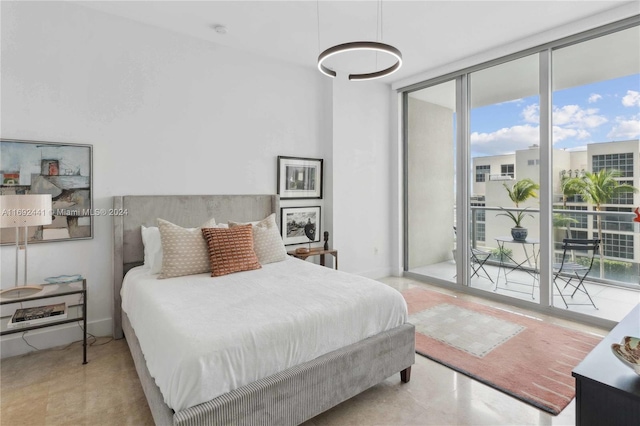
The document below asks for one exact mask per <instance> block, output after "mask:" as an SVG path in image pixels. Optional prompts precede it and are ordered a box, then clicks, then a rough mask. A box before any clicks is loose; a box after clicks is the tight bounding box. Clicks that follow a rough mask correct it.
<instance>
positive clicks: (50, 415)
mask: <svg viewBox="0 0 640 426" xmlns="http://www.w3.org/2000/svg"><path fill="white" fill-rule="evenodd" d="M381 281H382V282H385V283H386V284H388V285H391V286H393V287H395V288H397V289H399V290H403V289H405V288H410V287H412V286H419V287H425V288H430V289H433V290H436V291H442V292H445V293H449V294H456V293H454V292H451V291H447V290H442V289H440V288H435V287H431V286H428V285H426V284H423V283H419V282H416V281H412V280H409V279H406V278H387V279H383V280H381ZM456 295H457V296H458V297H461V298H464V299H468V300H474V301H477V302H479V303H490V302H487V301H485V300H483V299H479V298H475V297H473V296H468V295H464V294H456ZM491 305H493V306H498V307H502V308H505V309H510V310H513V311H516V312H521V313H526V314H530V315H533V316H536V317H539V318H541V319H542V320H544V321H549V322H552V323H556V324H559V325H563V326H566V327H573V328H575V329H579V330H582V331H586V332H592V333H596V334H601V335H603V334H606V332H607V331H606V330H601V329H597V328H594V327H589V326H585V325H581V324H576V323H572V322H570V321H566V320H562V319H557V318H553V317H547V316H544V315H540V314H537V313H531V312H527V311H526V310H522V309H515V308H511V307H510V306H507V305H500V304H498V303H494V302H491ZM104 342H108V343H104ZM98 343H104V344H102V345H101V346H98V345H94V346H92V347H90V348H89V351H88V359H89V363H88V364H87V365H85V366H83V365H82V364H81V351H82V348H81V346H80V344H79V343H75V344H73V345H71V346H69V347H67V348H64V349H51V350H44V351H39V352H34V353H31V354H27V355H22V356H18V357H12V358H7V359H4V360H2V362H1V364H0V379H1V385H0V399H1V406H0V408H1V411H0V416H1V417H0V424H2V425H29V426H32V425H63V424H64V425H151V424H153V420H152V418H151V413H150V411H149V408H148V407H147V405H146V402H145V398H144V394H143V392H142V388H141V386H140V383H139V381H138V378H137V375H136V372H135V369H134V366H133V361H132V360H131V356H130V355H129V350H128V348H127V344H126V342H125V341H124V340H118V341H110V342H109V341H108V339H107V338H100V339H99V341H98ZM574 423H575V401H573V402H571V404H569V406H568V407H567V408H566V409H565V410H564V411H563V412H562V413H560V414H559V415H558V416H551V415H549V414H547V413H545V412H542V411H540V410H538V409H536V408H534V407H532V406H530V405H527V404H525V403H523V402H520V401H518V400H516V399H514V398H512V397H510V396H508V395H505V394H503V393H501V392H499V391H497V390H495V389H493V388H490V387H488V386H486V385H483V384H481V383H478V382H476V381H474V380H472V379H469V378H467V377H466V376H464V375H461V374H459V373H456V372H454V371H453V370H450V369H448V368H446V367H443V366H441V365H440V364H437V363H435V362H433V361H430V360H428V359H426V358H423V357H421V356H419V355H416V364H415V365H414V366H413V369H412V374H411V381H410V382H409V383H407V384H402V383H400V377H399V374H396V375H394V376H393V377H390V378H389V379H387V380H385V381H384V382H382V383H380V384H378V385H376V386H374V387H373V388H371V389H369V390H367V391H365V392H363V393H362V394H360V395H358V396H356V397H354V398H351V399H350V400H348V401H346V402H344V403H342V404H340V405H338V406H337V407H335V408H333V409H331V410H329V411H327V412H325V413H323V414H321V415H319V416H317V417H314V418H313V419H311V420H309V421H308V422H306V423H305V426H322V425H573V424H574Z"/></svg>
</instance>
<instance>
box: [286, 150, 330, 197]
mask: <svg viewBox="0 0 640 426" xmlns="http://www.w3.org/2000/svg"><path fill="white" fill-rule="evenodd" d="M278 194H279V195H280V198H281V199H290V200H293V199H301V198H322V159H321V158H298V157H283V156H278Z"/></svg>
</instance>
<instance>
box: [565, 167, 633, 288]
mask: <svg viewBox="0 0 640 426" xmlns="http://www.w3.org/2000/svg"><path fill="white" fill-rule="evenodd" d="M618 177H620V172H619V171H617V170H607V169H601V170H599V171H597V172H585V173H584V176H582V177H575V178H573V179H569V180H570V181H571V182H568V183H567V185H569V186H571V187H573V188H574V189H577V190H578V193H579V194H580V195H581V196H582V198H583V199H584V200H585V201H587V202H588V203H591V204H593V207H594V210H595V211H597V212H600V211H602V205H603V204H607V203H609V202H610V201H611V199H612V198H613V197H615V196H616V195H618V194H619V193H621V192H638V189H637V188H636V187H634V186H632V185H629V184H626V183H620V182H619V181H617V180H616V178H618ZM596 220H597V224H598V238H600V240H602V239H603V237H602V217H601V215H597V217H596ZM602 242H603V241H602ZM602 242H601V244H600V250H599V255H600V278H604V264H603V260H604V259H603V256H604V253H603V245H604V244H602Z"/></svg>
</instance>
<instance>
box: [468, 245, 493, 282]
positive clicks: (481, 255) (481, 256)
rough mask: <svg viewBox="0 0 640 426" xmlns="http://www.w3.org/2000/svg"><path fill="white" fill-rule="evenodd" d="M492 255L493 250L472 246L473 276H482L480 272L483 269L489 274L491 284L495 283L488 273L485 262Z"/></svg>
mask: <svg viewBox="0 0 640 426" xmlns="http://www.w3.org/2000/svg"><path fill="white" fill-rule="evenodd" d="M490 257H491V252H488V251H484V250H479V249H475V248H471V269H473V274H471V278H473V277H476V276H477V277H480V275H479V272H480V271H482V272H484V274H485V275H486V276H487V278H488V279H489V281H491V284H493V280H492V279H491V277H490V276H489V274H488V273H487V270H486V269H484V264H485V263H487V260H489V258H490Z"/></svg>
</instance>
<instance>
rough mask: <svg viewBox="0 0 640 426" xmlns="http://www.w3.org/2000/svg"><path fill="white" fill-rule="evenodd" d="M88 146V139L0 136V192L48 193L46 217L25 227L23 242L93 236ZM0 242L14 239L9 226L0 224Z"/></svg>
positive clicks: (91, 155) (8, 242)
mask: <svg viewBox="0 0 640 426" xmlns="http://www.w3.org/2000/svg"><path fill="white" fill-rule="evenodd" d="M92 151H93V147H92V145H81V144H70V143H57V142H42V141H25V140H14V139H2V140H0V195H26V194H51V199H52V206H51V207H52V211H51V215H52V222H51V224H50V225H44V226H38V227H35V226H34V227H30V228H29V235H28V237H27V238H28V240H27V241H28V243H29V244H31V243H43V242H48V241H73V240H79V239H87V238H93V216H94V214H95V212H94V210H93V203H92V199H93V193H92V174H93V170H92V168H93V152H92ZM105 214H106V213H105ZM0 244H2V245H5V244H15V232H14V229H10V228H3V229H2V231H1V232H0Z"/></svg>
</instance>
